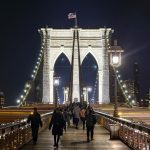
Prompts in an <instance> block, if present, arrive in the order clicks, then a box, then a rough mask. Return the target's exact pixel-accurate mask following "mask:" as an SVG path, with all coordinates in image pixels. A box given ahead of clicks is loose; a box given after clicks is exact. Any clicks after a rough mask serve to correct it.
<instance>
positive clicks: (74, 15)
mask: <svg viewBox="0 0 150 150" xmlns="http://www.w3.org/2000/svg"><path fill="white" fill-rule="evenodd" d="M73 18H76V13H69V14H68V19H73Z"/></svg>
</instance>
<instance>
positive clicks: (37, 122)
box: [27, 108, 43, 145]
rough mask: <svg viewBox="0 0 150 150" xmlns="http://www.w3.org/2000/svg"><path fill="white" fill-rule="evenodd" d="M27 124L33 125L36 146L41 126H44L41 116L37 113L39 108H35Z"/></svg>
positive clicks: (33, 137)
mask: <svg viewBox="0 0 150 150" xmlns="http://www.w3.org/2000/svg"><path fill="white" fill-rule="evenodd" d="M27 123H31V130H32V139H33V144H34V145H35V144H36V142H37V139H38V131H39V126H41V127H42V126H43V124H42V121H41V116H40V114H39V113H38V112H37V108H33V114H30V115H29V116H28V119H27Z"/></svg>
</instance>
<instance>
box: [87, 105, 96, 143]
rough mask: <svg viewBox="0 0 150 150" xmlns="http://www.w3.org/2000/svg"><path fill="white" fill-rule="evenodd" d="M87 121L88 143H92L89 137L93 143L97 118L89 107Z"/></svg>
mask: <svg viewBox="0 0 150 150" xmlns="http://www.w3.org/2000/svg"><path fill="white" fill-rule="evenodd" d="M85 120H86V131H87V142H90V138H89V136H90V137H91V141H92V140H93V135H94V126H95V124H96V116H95V115H94V112H93V110H92V109H91V108H90V107H88V108H87V110H86V116H85Z"/></svg>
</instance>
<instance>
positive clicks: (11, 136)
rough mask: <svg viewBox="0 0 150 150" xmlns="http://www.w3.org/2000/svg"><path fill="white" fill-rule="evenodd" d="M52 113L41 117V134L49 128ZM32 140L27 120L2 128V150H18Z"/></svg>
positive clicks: (0, 138)
mask: <svg viewBox="0 0 150 150" xmlns="http://www.w3.org/2000/svg"><path fill="white" fill-rule="evenodd" d="M51 114H52V112H49V113H45V114H42V115H41V118H42V122H43V127H42V128H40V129H39V132H41V131H42V130H44V129H45V128H48V124H49V122H50V118H51ZM31 139H32V133H31V127H30V124H27V119H23V120H21V121H19V122H14V123H11V124H9V125H8V126H6V127H1V128H0V150H16V149H19V148H20V147H22V146H23V145H24V144H26V143H28V142H29V141H30V140H31Z"/></svg>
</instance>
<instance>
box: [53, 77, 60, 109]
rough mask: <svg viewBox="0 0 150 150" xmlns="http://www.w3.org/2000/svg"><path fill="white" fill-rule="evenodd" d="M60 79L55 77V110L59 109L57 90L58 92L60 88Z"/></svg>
mask: <svg viewBox="0 0 150 150" xmlns="http://www.w3.org/2000/svg"><path fill="white" fill-rule="evenodd" d="M59 83H60V81H59V77H54V88H55V89H54V100H55V108H56V107H57V103H58V99H57V96H58V95H57V90H58V86H59Z"/></svg>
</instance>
